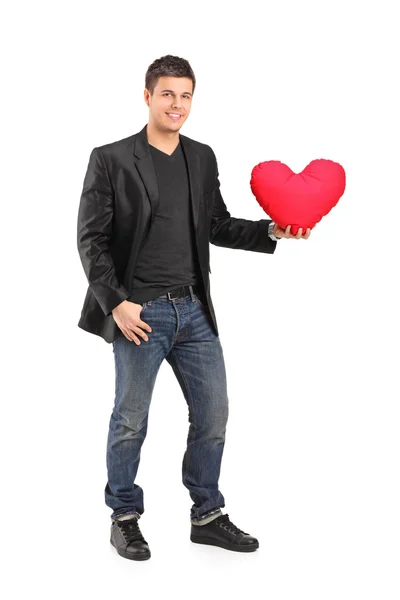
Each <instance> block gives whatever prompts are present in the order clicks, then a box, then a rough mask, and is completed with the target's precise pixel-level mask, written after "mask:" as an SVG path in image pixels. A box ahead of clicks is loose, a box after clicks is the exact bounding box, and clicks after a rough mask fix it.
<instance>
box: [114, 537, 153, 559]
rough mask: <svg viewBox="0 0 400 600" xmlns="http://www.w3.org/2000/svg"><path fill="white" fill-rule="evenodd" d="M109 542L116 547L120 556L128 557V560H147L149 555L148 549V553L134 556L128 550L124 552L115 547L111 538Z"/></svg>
mask: <svg viewBox="0 0 400 600" xmlns="http://www.w3.org/2000/svg"><path fill="white" fill-rule="evenodd" d="M110 544H111V545H112V546H113V547H114V548H115V549H116V551H117V553H118V554H119V555H120V556H122V557H123V558H128V559H129V560H147V559H148V558H150V557H151V552H150V550H149V552H148V553H146V554H145V553H143V554H137V555H136V556H133V555H132V554H131V553H130V552H124V550H118V549H117V548H116V547H115V544H114V542H113V541H112V539H111V538H110Z"/></svg>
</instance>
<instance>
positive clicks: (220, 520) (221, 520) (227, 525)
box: [211, 513, 250, 535]
mask: <svg viewBox="0 0 400 600" xmlns="http://www.w3.org/2000/svg"><path fill="white" fill-rule="evenodd" d="M211 522H212V521H211ZM214 523H216V524H217V525H221V526H222V527H223V528H224V529H227V530H228V531H230V532H231V533H234V534H235V535H237V534H238V533H243V534H244V535H250V534H249V533H246V532H245V531H243V530H242V529H239V527H236V525H234V524H233V523H232V521H231V520H230V519H229V515H228V514H227V513H226V514H225V515H221V516H220V517H217V518H216V519H214Z"/></svg>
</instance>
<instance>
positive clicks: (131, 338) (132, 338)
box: [126, 329, 140, 346]
mask: <svg viewBox="0 0 400 600" xmlns="http://www.w3.org/2000/svg"><path fill="white" fill-rule="evenodd" d="M126 332H127V337H128V336H129V337H128V340H129V341H131V342H135V344H136V345H137V346H139V344H140V340H139V338H138V337H137V336H136V335H135V334H134V333H133V330H132V329H127V330H126Z"/></svg>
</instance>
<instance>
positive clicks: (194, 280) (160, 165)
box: [128, 143, 202, 303]
mask: <svg viewBox="0 0 400 600" xmlns="http://www.w3.org/2000/svg"><path fill="white" fill-rule="evenodd" d="M150 152H151V156H152V159H153V164H154V168H155V172H156V176H157V182H158V189H159V195H160V203H159V206H158V210H157V213H156V215H155V217H154V220H153V223H152V225H151V227H150V231H149V233H148V235H147V238H146V240H145V242H144V244H143V246H142V248H141V251H140V254H139V256H138V260H137V263H136V267H135V272H134V277H133V281H132V288H131V290H129V291H130V293H131V295H130V296H129V298H128V300H130V301H131V302H136V303H142V302H146V301H148V300H153V299H155V298H157V297H158V296H161V295H162V294H165V293H166V292H167V291H169V290H171V289H172V288H174V287H178V286H181V285H201V283H202V279H201V272H200V266H199V261H198V257H197V250H196V244H195V235H194V226H193V215H192V210H191V203H190V195H189V182H188V174H187V166H186V160H185V155H184V153H183V151H182V147H181V143H179V144H178V146H177V147H176V148H175V150H174V152H173V153H172V154H171V155H168V154H167V153H166V152H162V151H161V150H159V149H158V148H156V147H155V146H152V145H151V144H150Z"/></svg>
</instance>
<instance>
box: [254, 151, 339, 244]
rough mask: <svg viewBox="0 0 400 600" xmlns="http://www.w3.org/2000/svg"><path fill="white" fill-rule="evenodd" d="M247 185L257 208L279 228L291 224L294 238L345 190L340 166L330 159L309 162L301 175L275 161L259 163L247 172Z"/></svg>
mask: <svg viewBox="0 0 400 600" xmlns="http://www.w3.org/2000/svg"><path fill="white" fill-rule="evenodd" d="M250 186H251V190H252V192H253V194H254V195H255V197H256V199H257V202H258V203H259V204H260V206H261V208H263V210H264V211H265V212H266V213H267V215H269V217H270V218H271V219H272V220H273V221H275V223H277V224H278V225H279V226H280V227H282V229H286V227H287V226H288V225H291V226H292V227H291V229H290V233H291V234H292V235H296V233H297V230H298V229H299V227H302V228H303V234H304V233H305V231H306V229H307V228H308V227H309V228H310V229H312V228H313V227H314V225H315V224H316V223H318V222H319V221H320V220H321V219H322V217H323V216H325V215H327V214H328V213H329V211H330V210H332V208H333V207H334V206H335V205H336V204H337V202H338V200H339V198H340V197H341V196H342V194H343V192H344V189H345V187H346V175H345V171H344V169H343V167H342V166H341V165H340V164H339V163H336V162H334V161H333V160H326V159H324V158H319V159H317V160H312V161H311V162H310V164H309V165H307V167H306V168H305V169H304V170H303V171H302V172H301V173H293V171H292V170H291V169H290V168H289V167H288V166H287V165H285V164H284V163H282V162H280V161H279V160H268V161H266V162H262V163H259V164H258V165H256V166H255V167H254V169H253V170H252V172H251V180H250Z"/></svg>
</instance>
